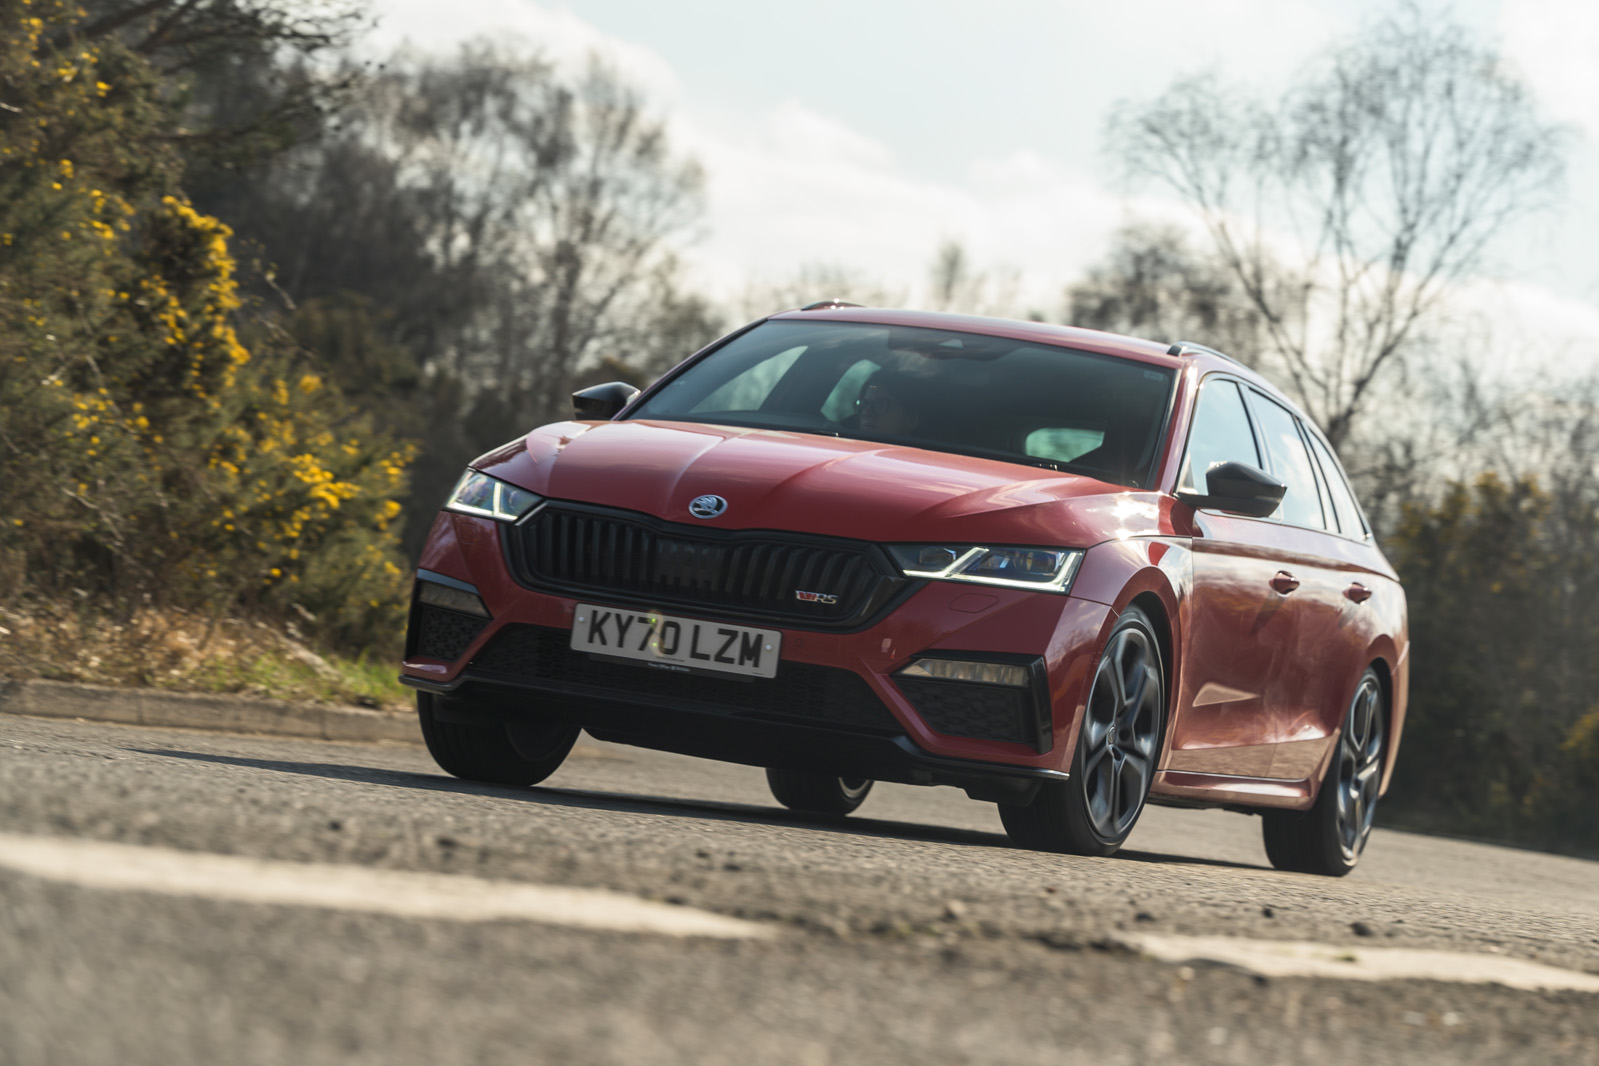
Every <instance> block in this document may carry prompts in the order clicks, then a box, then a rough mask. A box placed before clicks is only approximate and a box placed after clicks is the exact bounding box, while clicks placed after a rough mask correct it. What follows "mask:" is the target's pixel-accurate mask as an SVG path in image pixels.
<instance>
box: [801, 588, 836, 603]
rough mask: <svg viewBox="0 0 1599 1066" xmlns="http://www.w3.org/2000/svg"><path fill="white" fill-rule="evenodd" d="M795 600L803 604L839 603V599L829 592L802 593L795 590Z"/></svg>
mask: <svg viewBox="0 0 1599 1066" xmlns="http://www.w3.org/2000/svg"><path fill="white" fill-rule="evenodd" d="M794 598H795V599H796V600H799V601H800V602H801V603H837V602H838V597H837V596H834V595H833V594H832V593H829V592H801V591H800V590H799V589H795V590H794Z"/></svg>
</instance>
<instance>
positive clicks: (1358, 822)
mask: <svg viewBox="0 0 1599 1066" xmlns="http://www.w3.org/2000/svg"><path fill="white" fill-rule="evenodd" d="M1387 721H1388V714H1387V708H1386V707H1385V706H1384V701H1383V694H1382V682H1381V681H1379V680H1378V678H1377V672H1376V671H1375V670H1372V669H1370V668H1368V669H1367V670H1366V672H1365V674H1364V675H1362V676H1361V678H1360V684H1359V685H1357V686H1356V687H1355V696H1354V699H1352V700H1350V702H1349V713H1348V714H1346V715H1345V716H1344V725H1343V728H1342V729H1340V730H1339V731H1338V747H1337V750H1335V751H1334V752H1333V757H1332V762H1331V763H1330V764H1329V765H1328V767H1327V776H1326V777H1325V778H1324V779H1323V780H1322V783H1321V792H1320V794H1319V795H1317V797H1316V803H1315V805H1314V806H1312V807H1311V808H1310V810H1308V811H1267V812H1265V816H1264V819H1263V822H1264V824H1263V825H1262V830H1263V834H1264V836H1265V842H1266V857H1267V858H1268V859H1270V860H1271V864H1272V865H1273V866H1275V867H1276V868H1277V869H1279V870H1292V871H1294V872H1296V873H1305V874H1324V875H1326V876H1328V877H1342V876H1344V875H1345V874H1347V873H1348V872H1349V871H1350V870H1353V869H1354V868H1355V864H1356V863H1358V862H1359V861H1360V855H1361V852H1362V851H1364V850H1365V848H1366V840H1367V839H1368V838H1369V837H1370V836H1371V826H1372V819H1373V818H1374V817H1375V815H1376V813H1377V790H1378V789H1379V787H1380V786H1381V785H1382V761H1383V751H1384V748H1385V745H1386V742H1387V741H1386V736H1387V734H1386V733H1385V732H1384V728H1385V726H1386V724H1387Z"/></svg>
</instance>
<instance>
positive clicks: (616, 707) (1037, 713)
mask: <svg viewBox="0 0 1599 1066" xmlns="http://www.w3.org/2000/svg"><path fill="white" fill-rule="evenodd" d="M500 536H501V529H500V526H499V524H498V523H495V522H493V521H489V520H486V519H479V518H473V517H470V516H465V515H458V514H453V513H448V512H446V513H441V514H440V516H439V517H438V519H437V521H436V522H435V525H434V529H433V531H432V534H431V536H430V538H429V542H428V547H427V549H426V551H425V553H424V556H423V558H422V560H421V571H422V572H421V573H420V574H419V580H439V579H443V580H444V581H447V582H451V583H454V584H456V585H458V586H459V587H461V588H463V589H466V588H470V589H471V591H472V592H473V593H474V594H475V595H476V596H477V597H478V598H479V599H480V600H481V602H482V604H483V605H484V607H485V608H486V610H487V612H488V614H489V616H490V617H489V618H487V619H483V618H473V617H471V616H466V615H461V614H459V613H455V612H448V611H444V612H441V611H440V610H439V609H437V608H432V607H425V606H423V605H420V604H416V605H413V611H412V624H411V631H410V636H409V639H408V642H407V657H406V659H405V662H404V668H403V674H402V680H403V681H404V682H405V683H406V684H409V685H411V686H413V687H415V688H418V689H420V690H423V691H427V692H432V693H434V694H436V695H437V696H438V697H440V698H439V700H438V701H437V702H436V704H435V708H436V710H435V713H444V714H447V715H451V714H453V715H462V716H472V715H486V716H490V717H505V716H517V715H538V714H546V713H552V712H553V713H560V714H564V715H566V716H567V717H570V718H571V719H573V720H574V721H577V722H578V723H579V724H581V725H582V726H583V727H584V728H585V729H586V730H588V731H589V732H590V733H591V734H593V735H594V736H597V737H600V738H602V739H608V740H616V741H620V742H624V743H633V744H640V745H643V746H646V747H653V748H660V749H663V750H671V751H679V752H682V753H684V754H690V755H698V756H704V757H709V758H717V759H723V760H727V761H732V762H742V763H749V764H752V765H761V766H772V767H788V768H793V769H827V770H830V771H836V772H838V773H840V774H843V775H845V776H862V777H870V778H873V779H877V780H893V781H905V782H909V783H945V784H956V785H960V786H961V787H965V788H968V791H972V792H973V794H974V795H977V794H978V793H979V792H981V791H984V790H985V789H986V790H987V791H990V792H992V791H994V790H995V789H998V790H999V791H1001V792H1004V790H1005V789H1007V788H1009V789H1011V790H1012V791H1011V792H1007V793H1005V794H1006V795H1014V789H1015V788H1016V787H1021V788H1022V789H1023V791H1025V792H1028V794H1030V790H1032V789H1036V783H1035V782H1036V781H1037V780H1042V779H1046V778H1048V777H1050V776H1055V775H1060V774H1062V773H1063V772H1064V771H1065V770H1066V768H1067V767H1068V766H1069V764H1070V758H1071V754H1072V752H1071V748H1072V740H1073V738H1075V736H1076V732H1077V722H1078V715H1079V714H1080V713H1081V708H1082V704H1083V702H1084V700H1085V699H1086V697H1087V693H1088V686H1089V684H1090V683H1091V680H1092V665H1093V663H1094V662H1095V660H1096V655H1097V652H1098V649H1099V646H1100V644H1101V643H1102V642H1103V638H1104V634H1105V633H1106V632H1108V627H1109V625H1110V624H1111V623H1112V622H1113V621H1114V619H1113V617H1112V612H1111V610H1110V608H1108V607H1106V606H1104V605H1103V604H1099V603H1095V602H1092V601H1088V600H1083V599H1079V598H1075V597H1071V596H1063V595H1059V594H1052V593H1038V592H1030V591H1026V590H1016V589H1003V588H985V587H977V586H970V585H959V584H953V583H948V582H928V583H926V584H924V585H922V586H921V587H919V588H916V589H914V590H913V591H911V592H910V594H909V595H908V596H907V597H905V598H904V599H903V600H902V601H900V602H898V603H897V605H896V606H894V607H893V608H892V610H889V611H888V612H887V613H886V614H883V615H882V616H881V617H879V618H877V619H876V620H875V621H873V622H872V623H871V624H869V625H866V626H865V627H863V628H859V629H856V630H853V631H844V632H841V631H821V630H816V629H805V628H789V627H781V626H779V627H777V628H779V630H780V631H781V632H782V634H783V645H782V662H781V664H780V666H779V669H778V675H777V676H776V677H775V678H770V679H767V678H755V679H747V678H740V677H730V676H717V675H714V674H696V675H692V676H686V675H682V674H674V673H668V672H664V671H656V670H651V669H649V668H648V667H646V666H643V665H634V664H627V663H620V662H616V661H614V660H599V659H596V658H594V657H592V656H589V655H587V654H584V653H582V652H579V651H576V650H574V649H572V648H571V647H570V634H571V630H572V627H573V625H574V623H575V618H576V609H577V607H578V605H579V603H580V602H593V603H606V602H608V600H607V599H602V598H601V597H600V596H598V595H594V594H589V595H585V596H584V597H583V599H582V600H579V599H578V598H576V597H574V596H573V595H572V594H570V593H568V592H554V591H545V590H540V589H536V588H529V587H527V586H526V585H524V584H521V583H518V582H517V581H516V580H515V579H514V578H513V577H512V576H511V573H510V570H509V568H508V566H507V564H506V561H505V553H504V551H503V547H502V545H501V543H500ZM609 602H611V603H612V604H613V605H614V606H617V607H625V608H638V609H644V610H651V609H654V608H655V605H652V604H648V603H641V602H636V601H635V602H627V601H626V600H625V599H620V600H619V599H617V598H615V597H610V598H609ZM671 613H673V614H685V613H696V614H698V615H699V616H701V617H705V618H708V619H713V620H721V621H727V622H731V623H735V624H746V625H747V624H759V625H765V626H768V627H769V626H770V625H771V624H770V623H769V622H765V621H756V620H754V619H744V618H740V617H738V616H736V615H725V614H718V613H716V612H686V611H684V610H683V609H681V608H675V607H674V608H671ZM429 651H431V652H434V654H431V655H430V654H426V652H429ZM927 656H934V657H941V658H952V659H961V658H966V659H978V660H984V661H1001V662H1009V663H1014V664H1018V665H1024V666H1027V668H1028V669H1029V671H1030V674H1031V676H1032V678H1033V679H1034V683H1033V684H1032V685H1031V686H1030V687H1029V689H1028V690H1027V691H1026V692H1025V693H1019V694H1018V695H1017V699H1016V700H1013V701H1012V702H1013V703H1014V705H1015V706H1014V710H1013V711H1007V710H1006V709H1005V705H1003V701H1002V700H999V699H998V697H997V695H996V694H995V693H994V692H993V691H988V692H984V691H980V690H981V689H982V688H983V687H982V686H973V685H969V684H967V683H964V682H943V683H934V684H933V685H932V686H928V685H927V684H925V683H922V684H921V685H920V687H918V683H916V682H913V681H911V680H910V679H906V678H903V677H897V676H896V675H897V674H898V673H899V671H900V670H902V669H903V668H904V667H905V666H906V665H908V664H909V663H911V662H912V661H914V660H915V659H917V658H918V657H927ZM967 697H971V698H967ZM1007 714H1009V715H1012V716H1013V717H1014V720H1015V721H1016V725H1015V728H1014V729H1011V730H1009V732H1007V730H1006V729H1004V728H1000V727H999V726H998V725H996V723H1002V722H1003V721H1005V720H1006V715H1007ZM963 734H964V735H963ZM1001 780H1002V781H1003V782H1008V784H1004V785H1000V784H995V782H996V781H1001ZM983 798H997V795H996V796H988V795H986V794H985V795H984V796H983ZM1010 801H1011V802H1019V801H1020V800H1014V799H1013V800H1010Z"/></svg>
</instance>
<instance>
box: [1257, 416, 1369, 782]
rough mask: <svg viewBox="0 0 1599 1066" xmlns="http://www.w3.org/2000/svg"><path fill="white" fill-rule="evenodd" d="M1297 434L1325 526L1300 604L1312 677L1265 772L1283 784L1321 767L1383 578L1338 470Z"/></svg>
mask: <svg viewBox="0 0 1599 1066" xmlns="http://www.w3.org/2000/svg"><path fill="white" fill-rule="evenodd" d="M1300 430H1301V433H1302V435H1303V437H1304V440H1305V443H1306V444H1307V445H1308V446H1309V448H1310V453H1311V457H1312V459H1313V460H1314V462H1315V466H1316V473H1317V475H1318V483H1319V486H1320V488H1321V490H1322V506H1323V511H1324V513H1325V514H1326V516H1327V529H1326V531H1325V532H1323V533H1321V534H1319V535H1318V536H1316V537H1315V538H1314V539H1315V550H1316V551H1317V552H1318V553H1319V554H1320V555H1321V559H1320V566H1319V568H1318V572H1319V575H1320V576H1319V578H1318V582H1317V586H1316V588H1315V589H1314V590H1312V591H1313V592H1314V593H1315V595H1314V596H1312V597H1307V600H1306V607H1307V610H1308V611H1309V613H1310V617H1309V619H1308V623H1309V624H1308V625H1307V627H1306V630H1305V634H1304V646H1305V649H1306V661H1307V663H1309V664H1310V665H1311V666H1312V667H1313V668H1314V679H1313V680H1312V681H1311V687H1310V690H1309V692H1308V694H1307V696H1306V698H1305V699H1303V700H1302V701H1301V705H1300V706H1299V707H1298V708H1297V710H1294V711H1292V712H1289V711H1288V710H1287V709H1286V708H1285V709H1284V713H1283V714H1282V715H1281V716H1280V717H1278V718H1277V719H1276V720H1275V721H1274V722H1273V737H1274V741H1275V743H1274V746H1273V747H1274V750H1273V754H1272V770H1271V775H1272V776H1273V777H1276V778H1283V779H1286V780H1305V779H1306V778H1309V777H1312V776H1313V775H1315V774H1316V772H1317V771H1318V769H1319V767H1320V766H1321V765H1322V760H1323V757H1324V756H1325V754H1326V752H1327V749H1328V747H1329V746H1330V745H1331V744H1332V742H1333V738H1334V737H1335V736H1336V735H1337V732H1338V729H1339V727H1340V726H1341V725H1342V723H1343V716H1344V712H1345V710H1346V709H1347V708H1348V705H1349V700H1350V698H1351V697H1352V696H1353V694H1354V689H1355V685H1356V684H1357V683H1358V681H1359V678H1360V676H1361V674H1362V673H1363V672H1364V671H1365V668H1366V666H1367V663H1368V650H1369V649H1370V648H1371V646H1372V644H1373V643H1374V641H1375V640H1376V638H1377V633H1378V628H1379V623H1378V619H1377V616H1376V615H1374V614H1373V613H1372V610H1371V608H1370V607H1368V606H1367V605H1366V601H1367V600H1368V599H1369V598H1370V596H1371V595H1372V593H1373V591H1374V590H1376V589H1377V588H1379V587H1381V585H1383V584H1385V583H1387V581H1388V580H1389V577H1388V576H1387V575H1385V574H1383V573H1382V572H1380V571H1375V570H1373V569H1371V565H1370V564H1371V562H1372V554H1373V552H1372V548H1371V543H1370V536H1369V530H1368V529H1367V527H1366V523H1365V519H1364V517H1363V516H1362V515H1361V513H1360V508H1359V506H1358V505H1357V504H1356V503H1355V498H1354V494H1353V493H1352V492H1350V490H1349V484H1348V481H1347V480H1346V479H1345V478H1344V475H1343V470H1342V469H1341V468H1340V467H1339V465H1338V462H1337V460H1336V459H1334V458H1333V456H1332V452H1331V450H1330V449H1329V448H1328V447H1327V446H1326V444H1324V443H1323V442H1322V440H1321V438H1320V437H1319V436H1318V435H1317V433H1316V432H1315V431H1314V430H1313V429H1311V428H1310V427H1309V426H1306V425H1304V424H1303V423H1301V425H1300ZM1301 591H1304V590H1303V589H1302V590H1301Z"/></svg>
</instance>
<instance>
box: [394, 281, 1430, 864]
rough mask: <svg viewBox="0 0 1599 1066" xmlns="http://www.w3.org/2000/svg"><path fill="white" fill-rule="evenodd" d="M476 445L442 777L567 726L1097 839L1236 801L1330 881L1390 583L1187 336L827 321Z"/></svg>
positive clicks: (465, 490)
mask: <svg viewBox="0 0 1599 1066" xmlns="http://www.w3.org/2000/svg"><path fill="white" fill-rule="evenodd" d="M575 399H576V403H577V408H578V420H577V421H572V422H561V423H557V424H555V425H550V426H544V427H543V428H540V429H536V430H534V431H533V432H531V433H529V434H528V435H527V436H525V437H523V438H522V439H520V440H516V441H513V442H512V443H510V444H507V445H505V446H504V447H502V448H500V449H498V450H496V451H493V452H490V453H489V454H487V455H484V456H482V457H481V458H479V459H478V460H476V461H475V462H474V463H472V465H471V467H470V469H468V470H467V472H466V474H465V476H463V477H462V478H461V481H460V483H459V484H458V485H457V486H456V488H455V491H454V493H453V494H452V495H451V497H450V499H449V501H448V502H447V503H446V504H445V506H444V510H443V511H442V512H441V513H440V514H439V516H438V519H437V521H436V522H435V523H434V526H433V530H432V533H431V536H430V538H429V540H428V543H427V548H426V550H425V552H424V555H423V558H422V560H421V566H420V569H419V570H418V571H417V575H416V577H417V580H416V591H415V598H414V602H413V606H412V611H411V621H410V630H409V634H408V639H407V646H406V657H405V665H404V680H405V681H406V682H407V683H408V684H410V685H412V686H414V687H415V688H416V689H418V700H417V705H418V710H419V712H420V715H421V724H422V730H423V733H424V735H425V736H426V739H427V743H428V747H429V749H430V751H431V752H432V754H433V756H434V758H435V759H437V761H438V763H439V765H440V766H442V767H443V768H444V769H445V770H447V771H449V772H450V773H452V774H455V775H457V776H460V777H464V778H470V779H474V780H480V781H492V782H499V783H503V784H512V785H527V784H531V783H534V782H537V781H540V780H542V779H544V778H545V777H547V776H548V775H549V774H550V773H552V772H553V771H554V770H555V768H556V767H557V766H559V765H560V763H561V760H562V759H563V758H564V757H565V756H566V754H567V752H568V751H569V750H570V749H571V747H572V744H573V741H574V740H575V738H576V737H577V734H578V731H579V730H587V731H588V732H589V733H591V734H592V735H594V736H596V737H599V738H601V739H604V740H609V741H617V742H620V743H624V744H638V745H643V746H645V747H651V748H661V749H665V750H668V751H676V752H683V753H686V754H690V755H698V756H705V757H709V758H715V759H725V760H731V761H734V762H740V763H748V764H752V765H755V766H762V767H765V768H766V770H767V776H768V779H769V781H770V782H771V788H772V792H773V794H774V795H775V796H776V798H777V799H778V800H779V801H781V802H782V803H784V804H786V805H787V806H789V807H792V808H795V809H798V810H802V811H810V812H815V813H818V814H828V815H842V814H846V813H848V812H849V811H851V810H853V809H854V808H855V807H856V806H857V805H858V804H859V803H860V802H861V800H862V799H863V798H864V797H865V795H866V793H867V792H868V791H869V790H870V789H871V786H872V782H873V781H878V780H880V781H897V782H905V783H909V784H924V785H955V786H958V787H960V788H962V789H965V790H966V792H967V794H968V795H970V796H972V797H973V798H974V799H979V800H986V801H990V802H994V803H997V804H998V805H999V811H1000V814H1001V816H1002V818H1003V821H1004V824H1005V828H1006V830H1007V832H1008V833H1009V834H1010V836H1011V838H1012V839H1013V840H1014V841H1015V842H1016V843H1018V844H1020V845H1022V846H1024V847H1029V848H1039V849H1045V850H1052V851H1064V852H1075V853H1078V854H1086V855H1108V854H1110V853H1111V852H1113V851H1115V850H1116V849H1117V848H1118V847H1119V846H1120V845H1121V844H1122V842H1123V841H1125V840H1126V839H1127V835H1128V833H1129V832H1131V830H1132V828H1133V825H1134V824H1135V823H1136V822H1137V820H1138V816H1139V814H1140V812H1141V811H1142V810H1143V808H1144V805H1145V804H1146V803H1162V804H1172V805H1178V806H1187V807H1195V806H1199V807H1211V806H1220V807H1226V808H1229V809H1233V810H1242V811H1249V812H1254V813H1259V814H1261V815H1262V816H1263V822H1264V826H1265V842H1266V850H1267V853H1268V855H1269V856H1270V858H1271V861H1272V863H1273V864H1275V865H1276V866H1278V867H1280V868H1283V869H1289V870H1300V871H1309V872H1316V873H1323V874H1343V873H1346V872H1348V871H1349V870H1350V869H1351V868H1352V867H1353V866H1354V865H1355V863H1356V861H1357V860H1358V859H1359V857H1360V853H1361V850H1362V848H1363V847H1364V846H1365V843H1366V839H1367V836H1368V834H1369V833H1370V831H1371V824H1372V815H1373V811H1374V808H1375V805H1376V802H1377V798H1378V796H1379V795H1380V794H1381V793H1382V792H1383V790H1384V789H1385V788H1386V786H1387V781H1388V777H1389V774H1390V773H1391V771H1392V767H1393V761H1394V754H1395V750H1396V748H1397V745H1398V740H1399V733H1400V727H1401V725H1402V723H1403V721H1404V713H1405V700H1406V692H1407V687H1408V676H1409V672H1408V663H1407V652H1408V648H1409V641H1408V637H1407V633H1406V619H1405V598H1404V593H1403V592H1402V591H1401V589H1400V587H1399V584H1398V581H1397V580H1396V577H1395V574H1394V571H1393V570H1392V568H1391V567H1390V566H1389V565H1388V563H1387V561H1386V560H1385V559H1384V558H1383V555H1382V553H1381V552H1380V551H1379V550H1378V548H1377V546H1376V544H1375V543H1373V541H1372V537H1371V534H1370V532H1369V530H1368V528H1367V525H1366V522H1365V519H1364V518H1363V516H1362V514H1361V511H1360V507H1359V506H1358V504H1357V503H1356V502H1355V498H1354V496H1353V495H1352V494H1351V492H1350V490H1349V485H1348V483H1347V481H1346V480H1345V478H1344V473H1343V471H1342V470H1341V469H1340V468H1339V466H1338V462H1337V460H1336V459H1335V458H1334V457H1333V454H1332V451H1331V449H1330V448H1328V446H1327V443H1326V441H1325V440H1323V439H1322V436H1321V434H1320V433H1319V432H1317V430H1316V427H1315V426H1313V425H1312V424H1311V423H1310V421H1309V420H1308V419H1307V418H1305V417H1304V416H1303V415H1302V414H1301V413H1300V412H1299V411H1297V410H1296V409H1295V408H1294V406H1293V405H1292V404H1291V403H1289V402H1288V401H1287V400H1286V399H1285V398H1284V397H1283V396H1282V394H1281V393H1279V392H1278V391H1277V390H1276V389H1275V388H1273V387H1272V386H1271V384H1269V383H1268V382H1267V381H1265V380H1264V379H1263V378H1261V377H1260V376H1259V375H1258V374H1256V373H1254V372H1252V371H1251V370H1249V369H1247V368H1245V367H1244V366H1241V365H1240V364H1238V363H1235V362H1233V361H1232V360H1230V359H1228V358H1227V357H1226V356H1224V355H1221V354H1220V353H1218V352H1214V351H1211V350H1209V349H1206V348H1203V347H1200V346H1197V345H1189V344H1174V345H1171V346H1169V347H1168V346H1167V345H1164V344H1154V343H1151V342H1149V341H1142V340H1134V339H1131V338H1127V337H1119V336H1114V335H1111V334H1106V333H1097V332H1092V331H1088V330H1079V329H1068V328H1063V327H1058V326H1049V325H1042V324H1038V323H1028V322H1009V321H1001V320H997V319H983V318H967V317H961V316H955V315H942V314H923V313H912V312H903V311H883V310H870V309H865V308H855V307H850V306H848V305H840V304H836V303H834V304H826V305H817V306H816V307H813V308H808V309H806V310H802V311H792V312H788V313H786V314H779V315H774V316H772V317H771V318H768V319H765V320H763V321H760V322H757V323H755V324H753V325H751V326H748V327H746V328H744V329H742V330H739V331H738V332H736V333H734V334H732V335H730V336H728V337H726V338H724V339H722V340H720V341H718V342H717V343H715V344H713V345H711V346H710V347H709V348H707V349H705V350H704V351H701V352H699V353H698V354H697V355H695V356H694V357H693V358H691V359H689V360H688V361H687V362H685V363H683V364H682V365H681V366H679V367H677V368H676V369H675V370H673V371H672V372H671V373H669V374H667V375H666V376H665V377H663V378H662V379H661V380H660V381H658V382H656V384H655V385H653V386H651V387H650V388H649V389H647V390H645V391H644V392H643V393H642V394H639V393H637V391H636V390H634V389H632V388H630V387H628V386H626V385H622V384H619V383H613V384H610V385H602V386H598V387H596V388H593V389H588V390H585V391H584V392H581V393H578V394H577V396H576V397H575Z"/></svg>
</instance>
